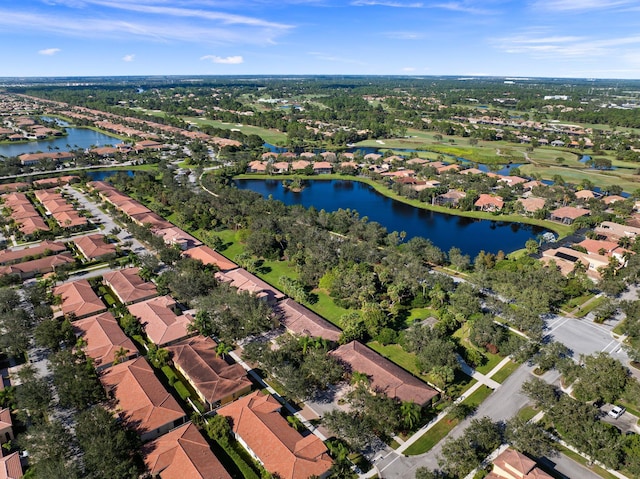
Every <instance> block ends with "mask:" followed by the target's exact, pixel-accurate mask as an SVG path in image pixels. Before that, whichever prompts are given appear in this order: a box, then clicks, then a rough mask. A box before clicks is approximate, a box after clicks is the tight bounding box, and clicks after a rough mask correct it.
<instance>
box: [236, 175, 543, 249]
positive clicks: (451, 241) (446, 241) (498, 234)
mask: <svg viewBox="0 0 640 479" xmlns="http://www.w3.org/2000/svg"><path fill="white" fill-rule="evenodd" d="M236 185H237V186H238V188H240V189H245V190H252V191H256V192H258V193H260V194H262V195H263V196H265V197H268V196H272V197H273V199H276V200H280V201H282V202H283V203H285V204H287V205H297V204H300V205H303V206H305V207H310V206H313V207H314V208H316V209H318V210H322V209H324V210H325V211H336V210H338V209H340V208H342V209H347V208H350V209H353V210H357V211H358V213H359V214H360V217H364V216H366V217H368V218H369V220H371V221H376V222H378V223H380V224H381V225H382V226H384V227H385V228H386V229H387V230H388V231H390V232H391V231H398V232H400V231H404V232H406V233H407V237H406V239H407V240H408V239H411V238H413V237H416V236H422V237H424V238H429V239H430V240H431V241H432V242H433V243H434V244H435V245H436V246H438V247H439V248H440V249H442V250H443V251H445V252H446V251H449V249H450V248H451V247H452V246H456V247H458V248H460V249H461V250H462V252H463V253H464V254H468V255H470V256H471V258H474V257H475V256H476V255H477V254H478V253H479V252H480V251H481V250H484V251H488V252H492V253H497V252H498V251H499V250H502V251H504V252H505V253H509V252H512V251H515V250H517V249H520V248H523V247H524V244H525V242H526V241H527V240H528V239H531V238H534V239H536V238H537V237H538V236H539V235H541V234H542V233H545V232H546V231H547V230H545V229H544V228H540V227H537V226H531V225H524V224H520V223H511V222H505V221H492V220H477V219H473V218H464V217H461V216H455V215H448V214H445V213H437V212H434V211H428V210H423V209H421V208H416V207H413V206H409V205H407V204H404V203H401V202H400V201H396V200H393V199H391V198H387V197H386V196H384V195H382V194H380V193H378V192H377V191H376V190H374V189H373V188H372V187H371V186H369V185H367V184H365V183H360V182H358V181H348V180H311V181H307V182H306V187H305V188H304V189H303V190H302V191H301V192H299V193H295V192H292V191H290V190H288V189H285V188H284V187H283V186H282V182H281V180H236Z"/></svg>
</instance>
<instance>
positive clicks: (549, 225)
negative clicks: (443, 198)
mask: <svg viewBox="0 0 640 479" xmlns="http://www.w3.org/2000/svg"><path fill="white" fill-rule="evenodd" d="M299 177H300V178H302V179H304V180H319V181H329V180H347V181H357V182H360V183H366V184H368V185H369V186H371V187H372V188H373V189H374V190H376V191H377V192H378V193H380V194H382V195H384V196H386V197H387V198H391V199H393V200H396V201H400V202H402V203H404V204H407V205H409V206H413V207H415V208H420V209H423V210H429V211H435V212H438V213H444V214H448V215H453V216H463V217H467V218H475V219H481V220H490V221H506V222H510V223H522V224H527V225H533V226H540V227H542V228H545V229H548V230H550V231H553V232H554V233H556V234H557V235H558V239H562V238H564V237H566V236H569V235H570V234H572V233H573V229H572V228H571V227H570V226H566V225H561V224H558V223H554V222H551V221H548V220H538V219H535V218H529V217H527V216H521V215H494V214H493V213H487V212H484V211H461V210H457V209H453V208H447V207H445V206H437V205H430V204H427V203H423V202H421V201H419V200H412V199H409V198H405V197H404V196H401V195H398V194H396V193H394V192H393V191H392V190H390V189H389V188H386V187H385V186H383V185H380V184H378V183H376V182H375V181H374V180H372V179H371V178H366V177H362V176H348V175H339V174H329V175H299ZM283 178H286V175H267V174H262V173H243V174H241V175H236V176H234V177H233V179H238V180H251V179H253V180H278V181H281V180H282V179H283Z"/></svg>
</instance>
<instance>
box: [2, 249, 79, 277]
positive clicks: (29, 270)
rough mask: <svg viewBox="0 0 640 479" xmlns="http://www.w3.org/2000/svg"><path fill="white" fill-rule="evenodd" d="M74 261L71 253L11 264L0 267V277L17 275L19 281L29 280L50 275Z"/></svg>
mask: <svg viewBox="0 0 640 479" xmlns="http://www.w3.org/2000/svg"><path fill="white" fill-rule="evenodd" d="M73 263H75V260H74V259H73V256H71V253H61V254H56V255H54V256H45V257H44V258H38V259H33V260H31V261H25V262H23V263H17V264H11V265H8V266H2V267H0V276H4V275H9V274H17V275H18V276H20V279H21V280H23V281H24V280H25V279H30V278H33V277H35V276H39V275H43V274H46V273H52V272H54V271H55V270H56V268H57V267H59V266H62V265H64V264H73Z"/></svg>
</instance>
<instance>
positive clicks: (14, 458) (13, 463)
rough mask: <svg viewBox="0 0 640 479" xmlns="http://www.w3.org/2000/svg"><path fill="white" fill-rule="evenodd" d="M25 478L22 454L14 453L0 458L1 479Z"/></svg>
mask: <svg viewBox="0 0 640 479" xmlns="http://www.w3.org/2000/svg"><path fill="white" fill-rule="evenodd" d="M21 477H23V473H22V464H21V463H20V454H19V453H17V452H13V453H11V454H9V455H8V456H4V457H2V458H0V479H20V478H21Z"/></svg>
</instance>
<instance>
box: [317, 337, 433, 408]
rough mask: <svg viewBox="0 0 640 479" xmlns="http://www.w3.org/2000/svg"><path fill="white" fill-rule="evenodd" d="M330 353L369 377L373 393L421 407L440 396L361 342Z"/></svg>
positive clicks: (351, 368)
mask: <svg viewBox="0 0 640 479" xmlns="http://www.w3.org/2000/svg"><path fill="white" fill-rule="evenodd" d="M329 354H330V355H331V356H333V357H334V358H336V359H338V360H339V361H340V362H341V363H342V364H343V365H344V366H345V367H346V368H347V370H348V371H349V372H350V373H353V372H356V371H357V372H359V373H362V374H366V375H367V377H368V378H369V381H370V385H371V389H372V390H373V391H374V392H378V393H381V394H384V395H386V396H388V397H390V398H393V399H397V400H399V401H403V402H409V401H412V402H414V403H416V404H418V405H420V406H426V405H428V404H430V403H431V401H432V400H433V399H434V398H435V397H436V396H438V391H436V390H435V389H433V388H431V387H430V386H429V385H428V384H426V383H424V382H422V381H421V380H420V379H418V378H416V377H415V376H413V375H412V374H411V373H409V372H407V371H405V370H404V369H402V368H401V367H400V366H398V365H396V364H394V363H392V362H391V361H389V360H388V359H386V358H384V357H382V356H380V355H379V354H378V353H376V352H375V351H373V350H372V349H369V348H368V347H367V346H365V345H364V344H362V343H360V342H358V341H351V342H350V343H348V344H344V345H342V346H340V347H339V348H338V349H335V350H334V351H331V352H330V353H329Z"/></svg>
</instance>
